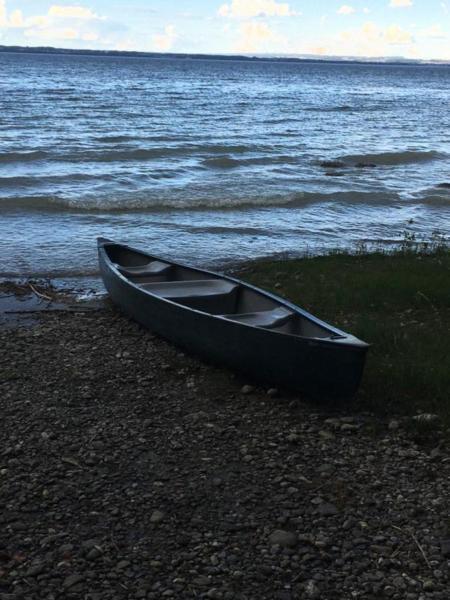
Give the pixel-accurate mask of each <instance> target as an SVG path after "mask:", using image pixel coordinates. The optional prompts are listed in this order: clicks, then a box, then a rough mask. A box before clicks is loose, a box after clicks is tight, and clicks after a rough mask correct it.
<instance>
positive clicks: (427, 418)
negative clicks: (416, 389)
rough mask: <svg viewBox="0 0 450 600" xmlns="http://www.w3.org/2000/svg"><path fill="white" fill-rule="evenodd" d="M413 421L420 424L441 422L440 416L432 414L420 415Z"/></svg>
mask: <svg viewBox="0 0 450 600" xmlns="http://www.w3.org/2000/svg"><path fill="white" fill-rule="evenodd" d="M413 420H414V421H417V422H418V423H436V422H437V421H439V416H438V415H433V414H431V413H421V414H420V415H416V416H415V417H413Z"/></svg>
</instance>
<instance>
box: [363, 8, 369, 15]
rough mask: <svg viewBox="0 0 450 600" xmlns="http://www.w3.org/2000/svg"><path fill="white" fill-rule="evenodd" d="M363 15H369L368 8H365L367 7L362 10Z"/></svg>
mask: <svg viewBox="0 0 450 600" xmlns="http://www.w3.org/2000/svg"><path fill="white" fill-rule="evenodd" d="M363 13H364V14H365V15H368V14H369V13H370V8H367V6H366V7H365V8H363Z"/></svg>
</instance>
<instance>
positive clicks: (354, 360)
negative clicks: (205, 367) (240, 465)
mask: <svg viewBox="0 0 450 600" xmlns="http://www.w3.org/2000/svg"><path fill="white" fill-rule="evenodd" d="M99 262H100V271H101V274H102V277H103V281H104V284H105V287H106V289H107V291H108V293H109V295H110V297H111V299H112V300H113V302H114V303H115V304H116V305H117V306H118V307H119V308H120V309H121V310H122V312H124V313H125V314H126V315H127V316H129V317H131V318H132V319H134V320H135V321H137V322H138V323H140V324H141V325H143V326H144V327H146V328H147V329H149V330H151V331H152V332H154V333H156V334H158V335H160V336H161V337H163V338H165V339H167V340H168V341H170V342H172V343H174V344H176V345H177V346H179V347H181V348H183V349H185V350H187V351H188V352H190V353H193V354H195V355H197V356H198V357H200V358H202V359H203V360H205V361H206V362H209V363H213V364H216V365H220V366H224V367H227V368H229V369H231V370H234V371H238V372H241V373H243V374H245V375H247V376H249V377H251V378H252V379H254V380H255V381H259V382H264V383H267V384H271V385H276V386H282V387H286V388H291V389H294V390H297V391H300V392H302V393H303V394H304V395H305V396H309V397H313V398H319V399H324V400H326V399H345V398H351V397H352V396H354V395H355V393H356V391H357V389H358V386H359V384H360V380H361V377H362V373H363V369H364V363H365V357H366V352H367V347H366V346H362V347H358V346H357V347H355V346H351V345H343V344H337V343H334V342H332V341H325V340H320V339H307V338H301V337H296V336H291V335H281V334H280V333H277V332H273V331H271V330H270V329H262V328H258V327H248V326H242V325H241V324H239V323H237V322H233V321H230V320H226V319H221V318H217V317H215V316H213V315H209V314H206V313H203V312H200V311H195V310H191V309H190V308H188V307H185V306H182V305H179V304H175V303H173V302H167V301H166V300H164V299H162V298H159V297H157V296H153V295H151V294H148V293H146V292H145V291H144V290H143V289H141V288H139V287H137V286H135V285H132V284H130V283H129V282H128V281H127V280H126V279H125V278H123V277H120V276H118V275H117V272H116V270H115V269H113V268H112V266H111V263H110V262H109V261H108V259H107V258H106V257H105V254H104V253H103V252H101V251H100V252H99Z"/></svg>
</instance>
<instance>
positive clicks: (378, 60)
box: [0, 44, 450, 66]
mask: <svg viewBox="0 0 450 600" xmlns="http://www.w3.org/2000/svg"><path fill="white" fill-rule="evenodd" d="M0 52H10V53H21V52H23V53H29V54H32V53H35V54H74V55H76V54H78V55H83V54H84V55H93V56H95V55H97V56H128V57H133V56H135V57H146V56H147V57H151V58H186V59H193V60H195V59H211V60H221V59H222V60H242V61H252V60H260V61H288V62H328V63H330V62H331V63H362V64H370V63H372V64H400V65H402V64H403V65H408V64H410V65H435V66H436V65H442V66H445V65H450V61H449V60H445V59H421V58H406V57H403V56H379V57H370V56H352V55H320V54H283V53H279V54H274V53H260V54H233V53H230V54H227V53H221V54H215V53H211V54H209V53H204V52H201V53H200V52H199V53H191V52H152V51H145V50H112V49H105V50H101V49H89V48H59V47H56V46H20V45H2V44H0Z"/></svg>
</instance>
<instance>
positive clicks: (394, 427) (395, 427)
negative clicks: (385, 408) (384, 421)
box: [388, 419, 400, 431]
mask: <svg viewBox="0 0 450 600" xmlns="http://www.w3.org/2000/svg"><path fill="white" fill-rule="evenodd" d="M399 427H400V422H399V421H397V420H396V419H392V421H389V425H388V429H389V431H397V430H398V429H399Z"/></svg>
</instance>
